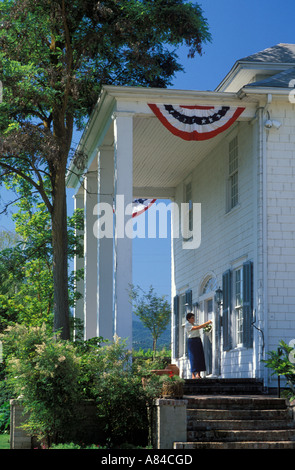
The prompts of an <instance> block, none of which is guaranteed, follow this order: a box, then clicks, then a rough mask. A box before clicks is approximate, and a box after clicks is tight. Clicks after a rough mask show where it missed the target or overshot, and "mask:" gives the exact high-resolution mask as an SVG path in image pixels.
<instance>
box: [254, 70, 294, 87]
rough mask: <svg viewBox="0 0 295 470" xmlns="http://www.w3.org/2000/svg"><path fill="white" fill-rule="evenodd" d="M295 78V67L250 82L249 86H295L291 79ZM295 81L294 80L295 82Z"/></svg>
mask: <svg viewBox="0 0 295 470" xmlns="http://www.w3.org/2000/svg"><path fill="white" fill-rule="evenodd" d="M294 79H295V67H293V68H291V69H287V70H284V71H283V72H280V73H277V74H275V75H272V76H271V77H268V78H265V79H264V80H259V81H257V82H253V83H249V84H248V85H247V87H264V88H291V87H292V88H293V86H294V85H292V86H291V83H290V82H291V80H294ZM293 83H294V82H293Z"/></svg>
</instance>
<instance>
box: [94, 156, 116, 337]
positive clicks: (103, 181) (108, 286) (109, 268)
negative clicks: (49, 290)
mask: <svg viewBox="0 0 295 470" xmlns="http://www.w3.org/2000/svg"><path fill="white" fill-rule="evenodd" d="M98 166H99V169H98V203H102V204H107V205H108V206H109V208H110V213H111V221H110V222H111V225H112V224H113V214H112V212H113V197H114V188H113V185H114V148H113V147H101V148H100V152H99V157H98ZM112 226H113V225H112ZM97 235H98V258H97V260H98V273H97V275H98V277H97V285H98V289H97V305H98V336H102V337H103V338H104V339H109V340H112V339H113V336H114V329H113V268H114V266H113V236H112V237H110V236H108V234H105V235H104V236H99V234H97ZM112 235H113V230H112Z"/></svg>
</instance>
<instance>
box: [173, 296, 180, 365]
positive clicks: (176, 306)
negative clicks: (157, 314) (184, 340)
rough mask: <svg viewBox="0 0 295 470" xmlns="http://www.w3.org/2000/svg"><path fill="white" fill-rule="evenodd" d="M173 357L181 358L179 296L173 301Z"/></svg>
mask: <svg viewBox="0 0 295 470" xmlns="http://www.w3.org/2000/svg"><path fill="white" fill-rule="evenodd" d="M173 315H174V319H173V320H174V321H173V337H174V341H173V357H175V358H178V357H179V295H176V296H175V297H174V299H173Z"/></svg>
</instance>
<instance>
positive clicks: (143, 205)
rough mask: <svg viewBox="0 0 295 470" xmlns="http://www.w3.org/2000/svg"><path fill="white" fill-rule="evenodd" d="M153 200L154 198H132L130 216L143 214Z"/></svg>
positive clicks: (154, 200)
mask: <svg viewBox="0 0 295 470" xmlns="http://www.w3.org/2000/svg"><path fill="white" fill-rule="evenodd" d="M155 202H156V199H134V200H133V201H132V203H133V208H132V217H137V216H138V215H140V214H143V212H145V211H146V210H148V209H149V208H150V207H151V206H152V205H153V204H154V203H155Z"/></svg>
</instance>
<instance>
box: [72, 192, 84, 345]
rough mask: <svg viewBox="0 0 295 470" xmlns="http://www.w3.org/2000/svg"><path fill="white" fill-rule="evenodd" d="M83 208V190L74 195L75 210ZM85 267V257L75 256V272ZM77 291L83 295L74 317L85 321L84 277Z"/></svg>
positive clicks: (78, 302)
mask: <svg viewBox="0 0 295 470" xmlns="http://www.w3.org/2000/svg"><path fill="white" fill-rule="evenodd" d="M76 209H83V210H84V194H83V192H78V193H77V194H75V196H74V210H76ZM75 232H76V236H78V235H81V236H82V235H83V232H82V230H76V231H75ZM83 268H84V257H82V258H80V257H78V256H77V255H76V256H75V257H74V272H75V273H77V271H79V270H80V269H83ZM75 291H76V292H79V294H82V297H81V298H80V299H78V300H77V301H76V303H75V308H74V318H75V319H77V320H81V322H84V299H83V295H84V279H81V280H78V281H76V282H75ZM74 337H75V338H76V329H75V330H74Z"/></svg>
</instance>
